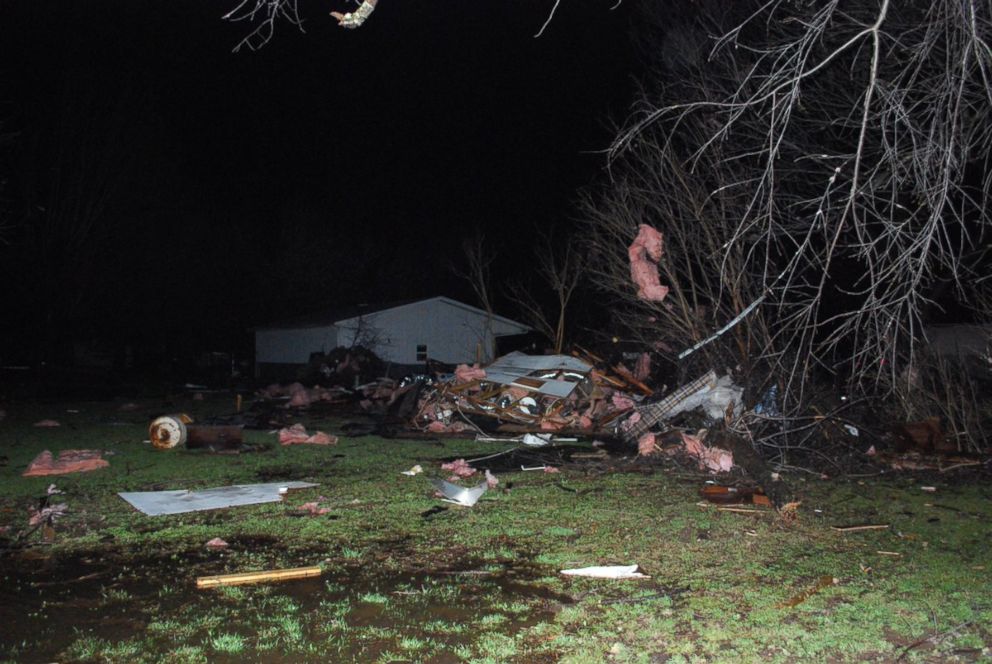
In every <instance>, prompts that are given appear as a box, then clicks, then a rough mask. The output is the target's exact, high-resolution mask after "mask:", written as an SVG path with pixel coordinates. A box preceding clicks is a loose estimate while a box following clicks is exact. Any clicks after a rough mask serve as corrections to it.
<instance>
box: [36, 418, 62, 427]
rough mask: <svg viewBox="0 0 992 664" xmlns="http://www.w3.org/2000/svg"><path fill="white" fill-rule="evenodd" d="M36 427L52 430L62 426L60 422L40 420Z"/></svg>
mask: <svg viewBox="0 0 992 664" xmlns="http://www.w3.org/2000/svg"><path fill="white" fill-rule="evenodd" d="M34 426H36V427H40V428H42V429H52V428H55V427H60V426H62V424H61V423H60V422H59V421H58V420H39V421H37V422H35V423H34Z"/></svg>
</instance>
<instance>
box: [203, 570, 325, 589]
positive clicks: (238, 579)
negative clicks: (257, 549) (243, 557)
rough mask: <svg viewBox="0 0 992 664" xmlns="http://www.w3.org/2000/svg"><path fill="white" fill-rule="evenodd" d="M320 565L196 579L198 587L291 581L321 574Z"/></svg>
mask: <svg viewBox="0 0 992 664" xmlns="http://www.w3.org/2000/svg"><path fill="white" fill-rule="evenodd" d="M321 573H322V570H321V569H320V567H317V566H314V567H297V568H294V569H273V570H267V571H261V572H242V573H240V574H219V575H216V576H200V577H197V579H196V587H197V588H216V587H218V586H241V585H246V584H250V583H265V582H266V581H290V580H293V579H309V578H312V577H315V576H320V575H321Z"/></svg>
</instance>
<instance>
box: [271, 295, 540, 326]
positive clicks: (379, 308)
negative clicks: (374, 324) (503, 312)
mask: <svg viewBox="0 0 992 664" xmlns="http://www.w3.org/2000/svg"><path fill="white" fill-rule="evenodd" d="M435 300H437V301H439V302H443V303H445V304H447V305H449V306H453V307H458V308H460V309H465V310H468V311H472V312H474V313H477V314H479V315H480V316H485V315H486V312H485V310H483V309H480V308H478V307H473V306H472V305H470V304H465V303H464V302H459V301H458V300H454V299H452V298H450V297H445V296H443V295H437V296H435V297H425V298H417V299H413V300H398V301H395V302H386V303H381V304H357V305H352V306H350V307H339V308H335V309H321V310H319V311H313V312H310V313H309V314H304V315H301V316H294V317H293V318H288V319H285V320H281V321H278V322H275V323H270V324H268V325H259V326H257V327H256V328H255V329H256V330H283V329H301V328H310V327H331V326H332V325H338V324H341V323H347V322H348V321H351V320H354V319H356V318H359V317H361V316H371V315H372V314H376V313H380V312H383V311H387V310H390V309H399V308H402V307H406V306H409V305H411V304H421V303H424V302H431V301H435ZM493 318H494V319H495V320H498V321H500V322H501V323H506V324H508V325H516V326H519V327H522V328H524V329H526V330H529V329H531V328H530V326H529V325H525V324H523V323H520V322H518V321H515V320H513V319H510V318H506V317H505V316H499V315H494V316H493Z"/></svg>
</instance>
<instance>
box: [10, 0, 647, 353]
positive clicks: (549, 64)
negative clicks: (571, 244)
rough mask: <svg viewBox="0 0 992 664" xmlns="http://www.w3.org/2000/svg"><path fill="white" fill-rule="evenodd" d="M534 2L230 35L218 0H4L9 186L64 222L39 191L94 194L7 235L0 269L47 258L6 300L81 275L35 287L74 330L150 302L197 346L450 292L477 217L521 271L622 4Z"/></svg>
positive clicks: (617, 32)
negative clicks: (312, 311)
mask: <svg viewBox="0 0 992 664" xmlns="http://www.w3.org/2000/svg"><path fill="white" fill-rule="evenodd" d="M552 4H553V2H552V1H551V0H548V2H538V1H536V0H430V1H420V2H414V1H412V0H380V4H379V7H378V8H377V10H376V12H375V13H374V14H373V16H372V17H371V19H370V20H369V22H368V23H367V24H366V25H365V26H364V27H362V28H361V29H358V30H354V31H348V30H344V29H342V28H339V27H337V25H336V24H335V22H334V21H333V20H332V19H331V18H330V17H329V16H328V15H327V14H328V12H329V11H330V10H332V9H338V10H346V9H348V8H349V7H353V5H349V4H346V3H345V1H344V0H336V1H334V2H309V1H301V2H300V9H301V14H302V15H303V17H304V18H305V25H304V27H305V29H306V33H305V34H301V33H300V32H299V31H298V30H296V29H295V28H294V27H293V26H292V25H290V24H288V23H286V22H280V23H278V24H277V26H276V31H275V36H274V38H273V39H272V41H271V42H270V43H269V44H268V45H266V46H265V47H264V48H262V49H261V50H259V51H258V52H254V53H253V52H250V51H247V50H245V51H242V52H241V53H239V54H232V53H231V49H232V47H233V46H234V45H235V44H236V43H237V42H238V41H239V40H240V39H241V38H242V37H243V36H244V35H245V34H247V33H248V32H250V30H251V26H250V25H249V24H247V23H226V22H224V21H222V20H221V19H220V17H221V16H222V15H223V14H224V13H225V12H227V11H229V10H230V9H232V8H233V6H234V3H233V2H225V1H221V0H157V1H154V2H152V1H148V0H146V1H143V2H140V1H135V0H60V1H59V2H57V3H56V2H39V1H38V0H25V1H16V2H12V1H10V0H0V13H2V17H0V63H2V64H0V75H2V80H3V81H4V89H3V90H2V91H0V120H2V121H3V123H4V130H5V131H15V132H17V133H18V135H17V139H16V140H15V142H14V145H13V147H12V148H7V149H6V152H5V154H4V155H3V159H2V160H0V164H3V167H4V171H5V172H4V173H3V175H4V177H6V178H7V180H8V186H7V187H6V192H5V195H6V197H7V198H8V207H9V208H11V209H13V210H15V211H17V212H18V215H15V216H17V218H18V219H22V217H21V216H20V215H21V214H23V212H24V211H25V210H29V211H33V215H34V216H33V217H28V219H33V221H29V222H28V223H29V224H31V223H33V224H36V225H37V224H39V223H43V222H39V221H38V219H39V218H41V219H43V220H45V219H47V221H44V223H45V224H48V225H47V226H43V227H44V228H49V229H51V228H53V227H54V228H61V229H63V231H64V229H65V227H66V226H73V225H74V224H75V222H74V221H72V219H73V216H72V213H65V214H63V215H62V216H58V215H55V214H53V212H52V210H51V206H52V202H53V201H58V200H61V201H63V205H64V206H66V207H67V208H72V209H77V208H81V209H83V210H92V209H93V208H94V207H98V209H99V210H100V212H99V214H96V213H93V214H91V217H92V218H93V219H95V221H94V227H93V228H91V229H89V230H88V231H87V233H88V234H85V237H83V239H82V240H79V245H78V246H72V247H66V246H64V245H61V244H60V245H58V247H59V248H58V249H52V250H51V252H50V255H48V256H47V257H44V258H42V257H41V256H35V255H33V252H36V251H39V249H38V247H40V246H49V245H51V242H50V243H49V245H46V244H45V242H46V240H45V239H44V238H43V237H39V236H38V233H36V234H35V236H32V237H31V238H27V239H25V237H24V236H23V235H22V234H21V233H20V232H14V233H13V234H10V233H8V241H9V242H10V244H8V247H7V249H6V250H5V251H7V253H8V257H7V260H6V264H7V268H8V270H9V271H10V270H13V269H17V270H18V271H19V274H20V275H21V276H25V277H26V276H29V275H31V274H33V273H32V272H31V270H44V271H46V274H40V275H38V276H37V277H36V278H37V279H38V280H39V281H38V283H32V284H31V285H28V286H26V287H23V288H21V289H20V291H19V292H20V295H17V296H15V295H13V294H12V293H8V297H9V298H12V299H11V302H13V303H14V304H12V305H11V306H20V307H24V306H29V307H30V306H33V305H32V304H31V303H32V302H33V303H34V305H38V306H41V305H39V303H43V302H48V301H49V300H50V299H52V298H55V299H57V298H58V297H63V296H65V293H64V291H68V292H70V293H71V292H72V291H74V290H80V291H83V292H81V293H80V294H79V295H78V297H75V301H76V302H75V304H66V305H65V306H62V305H59V306H55V307H54V308H56V309H71V310H72V312H73V313H72V315H71V316H69V318H70V319H72V320H75V321H78V325H79V328H78V329H79V330H85V331H86V333H87V334H92V335H94V336H101V335H102V336H107V335H109V336H112V337H116V338H118V339H126V338H128V337H129V336H132V335H136V336H142V335H145V336H148V334H149V332H148V329H149V327H150V326H149V323H150V321H152V320H159V321H162V322H160V323H159V325H160V326H161V327H160V329H161V333H160V334H161V336H162V337H163V338H165V337H170V338H174V337H175V336H176V335H179V336H182V335H183V334H186V335H188V337H189V339H196V340H200V341H202V342H203V343H211V342H212V339H213V338H217V337H222V336H223V335H224V334H227V333H228V332H229V331H230V330H236V329H244V328H246V327H247V326H250V325H252V324H255V323H258V322H263V321H265V320H271V319H272V318H274V317H276V318H277V317H279V316H281V315H285V314H288V313H293V312H298V311H299V310H301V309H305V308H313V307H315V306H316V307H319V306H323V305H325V304H336V303H342V304H346V303H353V302H355V301H357V300H369V301H388V300H395V299H401V298H407V297H416V296H421V295H433V294H436V293H437V292H439V291H440V292H447V293H450V294H452V295H455V296H462V297H466V298H468V297H469V296H468V294H467V293H466V292H465V291H464V287H463V286H462V285H461V284H460V282H459V281H458V280H456V279H454V278H453V277H452V273H451V269H450V265H451V263H452V262H453V261H458V260H459V255H458V253H459V252H458V248H459V245H460V243H461V241H462V240H463V238H465V237H467V236H469V235H471V234H472V233H473V232H474V230H475V229H476V228H478V229H480V230H481V231H482V232H483V233H484V234H485V235H486V236H487V237H488V238H489V239H490V240H491V241H492V243H493V244H494V245H496V246H498V247H499V248H500V252H501V253H500V259H499V266H500V268H499V269H500V272H501V273H502V274H499V275H498V276H499V277H500V278H504V276H505V275H506V274H511V273H515V272H516V273H519V272H521V271H526V270H527V264H528V262H529V260H530V257H529V256H527V255H526V252H527V251H528V247H529V244H530V242H531V241H532V240H533V239H534V237H535V234H536V232H537V230H538V229H542V228H555V229H557V231H556V232H557V233H559V234H561V233H564V232H565V231H566V230H567V225H568V221H569V219H571V218H573V217H574V214H575V213H574V209H573V207H572V202H573V200H574V198H575V194H576V190H577V188H579V187H580V186H582V185H584V184H586V183H588V182H590V181H591V180H593V179H594V178H596V177H598V176H599V174H600V173H601V170H602V168H603V156H602V154H601V153H597V151H601V150H602V149H603V148H604V147H606V146H607V145H608V143H609V140H610V137H611V132H610V131H609V129H608V125H609V120H610V118H613V119H619V118H622V117H623V116H624V115H625V113H626V110H627V107H628V104H629V101H630V96H631V89H632V86H631V77H632V73H633V72H632V62H633V60H634V58H633V57H632V55H631V48H630V46H629V42H628V38H629V35H628V28H629V23H630V20H631V18H630V14H631V11H630V9H629V7H630V3H629V2H628V3H624V4H621V5H620V6H619V7H618V8H617V9H616V10H614V11H611V10H610V8H611V6H612V5H613V4H614V2H613V0H602V1H601V0H563V2H562V3H561V7H560V8H559V10H558V13H557V15H556V17H555V19H554V21H552V23H551V24H550V26H549V27H548V29H547V31H546V32H545V34H544V35H543V36H542V37H541V38H539V39H534V38H533V35H534V33H535V32H536V31H537V29H538V28H539V27H540V26H541V24H542V23H543V22H544V20H545V18H546V17H547V12H548V11H549V10H550V8H551V5H552ZM53 173H60V174H61V176H60V177H59V178H55V177H54V176H53ZM56 179H57V180H58V181H59V182H60V183H65V182H71V183H73V185H74V187H75V189H73V187H68V186H62V188H61V189H60V191H59V193H58V194H57V195H55V196H52V187H53V181H54V180H56ZM67 191H68V192H75V193H69V194H67V193H66V192H67ZM95 191H99V192H105V196H104V197H103V198H100V197H99V196H96V195H95V194H94V193H93V192H95ZM94 197H96V199H97V200H99V201H101V202H102V206H94V201H93V200H92V199H93V198H94ZM66 201H68V203H66ZM73 206H75V207H73ZM41 208H45V210H44V211H39V210H40V209H41ZM46 215H47V217H46ZM77 216H78V214H77ZM59 224H62V225H59ZM63 231H49V234H50V235H52V234H55V235H57V234H58V233H60V232H63ZM42 235H43V234H42ZM55 244H58V243H55ZM15 246H17V247H19V248H18V249H16V251H15V250H13V249H12V247H15ZM59 251H61V252H63V253H62V254H59ZM66 255H71V258H66ZM28 256H30V257H31V258H30V259H29V260H27V263H30V265H25V260H26V258H27V257H28ZM11 258H14V259H16V260H10V259H11ZM55 263H57V264H58V265H56V264H55ZM15 265H16V266H17V267H16V268H14V267H12V266H15ZM23 270H27V272H24V271H23ZM9 277H10V275H9V274H8V275H5V278H9ZM80 280H82V283H81V284H80V283H79V281H80ZM26 281H31V279H26ZM59 293H61V294H59ZM65 297H68V296H65ZM53 306H54V305H53ZM41 308H43V307H41ZM41 308H40V309H39V311H37V312H33V313H36V314H37V315H39V316H41V315H42V313H43V312H42V311H41ZM26 318H31V316H27V317H26ZM49 318H50V316H49ZM66 324H69V323H66ZM72 324H73V325H75V324H76V323H72ZM190 328H193V329H190ZM108 330H109V332H108ZM179 330H186V332H180V331H179ZM194 330H195V331H194ZM206 330H212V331H213V332H214V333H213V334H209V333H207V332H206ZM77 334H83V332H78V333H77ZM151 336H152V337H154V336H155V335H154V334H151ZM204 338H207V341H203V339H204Z"/></svg>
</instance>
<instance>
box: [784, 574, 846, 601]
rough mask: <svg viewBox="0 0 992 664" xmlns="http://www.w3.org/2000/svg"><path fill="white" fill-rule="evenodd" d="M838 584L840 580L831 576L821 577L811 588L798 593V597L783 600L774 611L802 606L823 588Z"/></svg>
mask: <svg viewBox="0 0 992 664" xmlns="http://www.w3.org/2000/svg"><path fill="white" fill-rule="evenodd" d="M838 583H840V579H838V578H836V577H833V576H821V577H820V578H819V579H818V580H817V582H816V585H815V586H813V587H812V588H810V589H809V590H804V591H803V592H801V593H799V594H798V595H795V596H793V597H790V598H789V599H787V600H785V601H784V602H782V603H781V604H776V605H775V608H776V609H788V608H792V607H794V606H798V605H800V604H802V603H803V602H805V601H806V600H808V599H809V598H810V597H812V596H813V595H815V594H816V593H818V592H820V591H821V590H823V589H824V588H829V587H830V586H835V585H837V584H838Z"/></svg>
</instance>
